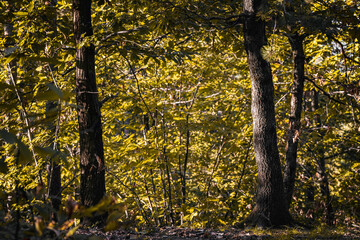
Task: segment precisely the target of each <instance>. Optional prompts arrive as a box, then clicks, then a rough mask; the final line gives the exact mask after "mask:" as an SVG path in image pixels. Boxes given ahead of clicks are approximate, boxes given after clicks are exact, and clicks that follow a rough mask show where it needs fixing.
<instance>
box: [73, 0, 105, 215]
mask: <svg viewBox="0 0 360 240" xmlns="http://www.w3.org/2000/svg"><path fill="white" fill-rule="evenodd" d="M73 24H74V35H75V42H76V100H77V111H78V122H79V135H80V171H81V177H80V198H81V203H82V205H84V206H85V207H89V206H93V205H96V204H97V203H99V201H100V200H101V199H102V198H103V197H104V195H105V164H104V149H103V140H102V129H101V113H100V104H99V101H98V90H97V86H96V77H95V47H94V45H93V44H92V43H85V44H84V45H83V46H82V47H80V46H79V45H80V44H81V43H82V42H83V41H84V40H85V39H84V36H85V38H86V37H89V36H92V35H93V29H92V25H91V0H73ZM90 220H91V222H93V221H97V220H101V219H96V218H92V219H90Z"/></svg>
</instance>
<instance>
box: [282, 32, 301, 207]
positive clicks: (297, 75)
mask: <svg viewBox="0 0 360 240" xmlns="http://www.w3.org/2000/svg"><path fill="white" fill-rule="evenodd" d="M288 38H289V41H290V44H291V48H292V53H293V59H294V79H293V86H292V88H291V103H290V118H289V130H288V136H287V146H286V161H285V170H284V192H285V200H286V206H287V208H288V209H289V208H290V205H291V200H292V196H293V192H294V185H295V176H296V157H297V149H298V137H299V135H300V127H301V123H300V120H301V110H302V101H303V92H304V81H305V76H304V65H305V55H304V49H303V40H304V37H303V36H299V35H298V34H294V35H292V36H289V37H288Z"/></svg>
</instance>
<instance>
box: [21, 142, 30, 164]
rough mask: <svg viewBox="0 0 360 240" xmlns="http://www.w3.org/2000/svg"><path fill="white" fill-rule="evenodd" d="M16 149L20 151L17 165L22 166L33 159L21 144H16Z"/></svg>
mask: <svg viewBox="0 0 360 240" xmlns="http://www.w3.org/2000/svg"><path fill="white" fill-rule="evenodd" d="M18 147H19V150H20V155H19V164H20V165H24V164H27V163H29V162H30V161H31V160H32V157H33V155H32V153H31V151H30V150H29V148H28V147H27V146H26V145H25V144H24V143H23V142H20V141H19V142H18Z"/></svg>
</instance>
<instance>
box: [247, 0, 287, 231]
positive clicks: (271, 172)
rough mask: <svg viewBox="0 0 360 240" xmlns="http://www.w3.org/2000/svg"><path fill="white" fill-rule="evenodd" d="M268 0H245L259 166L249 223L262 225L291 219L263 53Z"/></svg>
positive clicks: (269, 79)
mask: <svg viewBox="0 0 360 240" xmlns="http://www.w3.org/2000/svg"><path fill="white" fill-rule="evenodd" d="M266 3H267V2H266V1H265V0H244V13H245V24H244V39H245V48H246V52H247V60H248V65H249V70H250V77H251V84H252V86H251V89H252V104H251V113H252V117H253V145H254V151H255V159H256V164H257V167H258V192H257V196H256V206H255V208H254V210H253V212H252V213H251V214H250V216H249V217H248V218H247V220H246V223H247V224H250V225H256V226H259V227H270V226H275V227H276V226H281V225H288V224H290V223H291V221H292V220H291V216H290V214H289V212H288V210H287V208H286V204H285V198H284V189H283V178H282V174H281V167H280V158H279V152H278V148H277V136H276V122H275V107H274V86H273V82H272V74H271V68H270V64H269V63H268V62H267V61H266V60H264V58H263V57H262V55H261V48H262V47H263V46H264V45H265V44H266V42H267V40H266V36H265V23H264V21H263V20H261V19H260V18H259V17H258V16H257V14H258V13H259V10H260V9H263V7H264V6H265V5H266Z"/></svg>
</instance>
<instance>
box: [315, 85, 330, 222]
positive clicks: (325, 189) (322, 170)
mask: <svg viewBox="0 0 360 240" xmlns="http://www.w3.org/2000/svg"><path fill="white" fill-rule="evenodd" d="M311 97H312V101H311V103H312V111H316V110H317V109H318V108H319V92H317V91H316V90H315V89H313V90H312V92H311ZM314 121H315V126H316V127H317V128H318V133H319V135H320V137H321V138H322V137H323V135H324V134H323V131H322V129H321V126H322V123H321V118H320V115H319V114H315V117H314ZM317 153H318V156H319V159H317V163H318V173H319V176H320V193H321V196H322V197H323V198H324V200H323V201H322V203H323V204H322V205H323V207H324V212H325V219H326V224H328V225H329V226H331V225H333V222H334V210H333V208H332V204H331V194H330V189H329V181H328V177H327V173H326V163H325V156H324V155H325V149H324V147H323V144H322V143H319V144H318V150H317Z"/></svg>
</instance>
